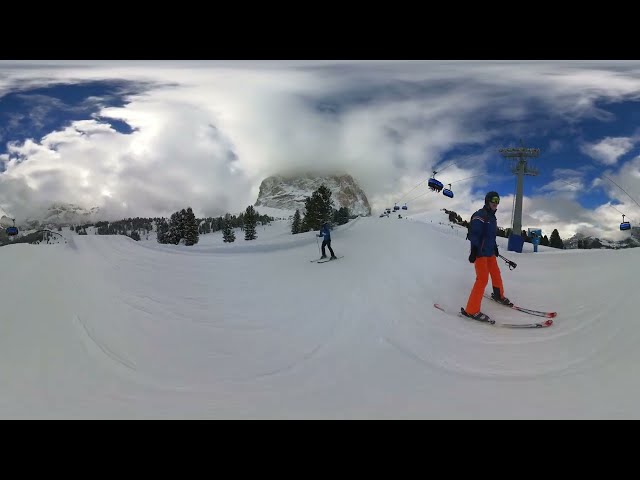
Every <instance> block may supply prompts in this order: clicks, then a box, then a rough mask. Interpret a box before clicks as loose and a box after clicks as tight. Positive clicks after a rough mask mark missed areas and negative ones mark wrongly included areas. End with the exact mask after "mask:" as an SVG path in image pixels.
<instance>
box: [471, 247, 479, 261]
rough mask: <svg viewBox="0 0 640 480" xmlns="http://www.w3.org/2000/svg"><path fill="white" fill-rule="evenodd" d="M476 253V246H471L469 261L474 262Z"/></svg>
mask: <svg viewBox="0 0 640 480" xmlns="http://www.w3.org/2000/svg"><path fill="white" fill-rule="evenodd" d="M477 255H478V247H471V255H469V263H473V262H475V261H476V256H477Z"/></svg>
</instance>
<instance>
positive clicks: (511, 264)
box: [498, 255, 518, 270]
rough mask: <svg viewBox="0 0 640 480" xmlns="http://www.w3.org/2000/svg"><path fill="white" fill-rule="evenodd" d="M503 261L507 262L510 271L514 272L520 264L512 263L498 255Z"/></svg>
mask: <svg viewBox="0 0 640 480" xmlns="http://www.w3.org/2000/svg"><path fill="white" fill-rule="evenodd" d="M498 256H499V257H500V258H501V259H503V260H504V261H505V262H507V265H509V270H513V269H514V268H516V267H517V266H518V264H517V263H516V262H512V261H511V260H509V259H508V258H505V257H503V256H502V255H498Z"/></svg>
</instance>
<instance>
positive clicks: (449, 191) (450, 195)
mask: <svg viewBox="0 0 640 480" xmlns="http://www.w3.org/2000/svg"><path fill="white" fill-rule="evenodd" d="M442 194H443V195H444V196H445V197H449V198H453V192H452V191H451V190H449V189H448V188H445V189H444V190H443V191H442Z"/></svg>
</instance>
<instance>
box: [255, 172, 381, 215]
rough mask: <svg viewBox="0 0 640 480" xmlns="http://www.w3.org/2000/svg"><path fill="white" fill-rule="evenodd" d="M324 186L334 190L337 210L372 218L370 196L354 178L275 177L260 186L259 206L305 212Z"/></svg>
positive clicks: (345, 175)
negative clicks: (311, 197)
mask: <svg viewBox="0 0 640 480" xmlns="http://www.w3.org/2000/svg"><path fill="white" fill-rule="evenodd" d="M322 184H324V185H325V186H326V187H327V188H328V189H329V190H331V198H332V199H333V203H334V207H335V208H336V209H340V208H341V207H347V208H348V209H349V213H350V214H351V215H360V216H370V215H371V206H370V205H369V200H368V199H367V195H366V194H365V193H364V191H363V190H362V188H360V186H359V185H358V183H357V182H356V181H355V180H354V179H353V177H352V176H351V175H348V174H341V175H320V174H312V173H305V174H296V175H274V176H271V177H268V178H265V179H264V180H263V181H262V183H261V184H260V192H259V194H258V199H257V200H256V202H255V204H254V205H255V206H256V207H260V206H265V207H271V208H278V209H282V210H293V211H295V210H296V209H300V212H301V213H302V212H304V211H305V199H306V197H310V196H311V194H312V193H313V192H314V191H315V190H317V189H318V188H319V187H320V186H321V185H322Z"/></svg>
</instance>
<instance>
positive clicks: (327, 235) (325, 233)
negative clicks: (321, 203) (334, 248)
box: [318, 223, 331, 241]
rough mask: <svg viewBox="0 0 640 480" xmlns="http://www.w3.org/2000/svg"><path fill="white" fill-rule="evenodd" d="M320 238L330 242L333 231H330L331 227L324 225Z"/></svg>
mask: <svg viewBox="0 0 640 480" xmlns="http://www.w3.org/2000/svg"><path fill="white" fill-rule="evenodd" d="M318 236H319V237H324V239H325V240H327V241H330V240H331V231H330V230H329V225H327V224H326V223H325V224H324V225H322V228H321V229H320V234H319V235H318Z"/></svg>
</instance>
